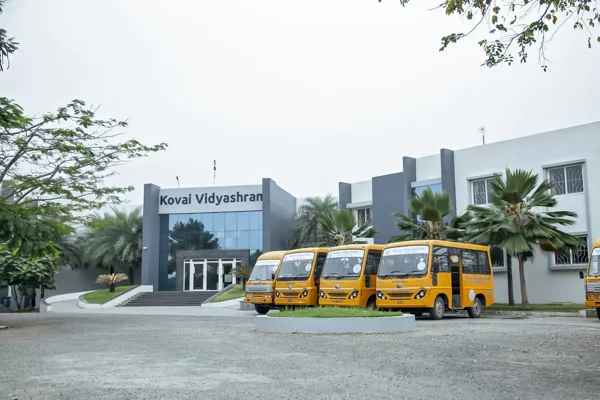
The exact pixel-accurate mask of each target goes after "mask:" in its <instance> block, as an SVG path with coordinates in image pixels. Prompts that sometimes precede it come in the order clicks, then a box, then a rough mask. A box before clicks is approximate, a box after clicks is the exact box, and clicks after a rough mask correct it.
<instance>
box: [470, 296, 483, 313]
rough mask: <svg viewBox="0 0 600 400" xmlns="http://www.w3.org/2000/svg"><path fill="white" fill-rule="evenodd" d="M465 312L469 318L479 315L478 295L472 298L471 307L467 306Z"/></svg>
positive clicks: (479, 303) (479, 302) (479, 301)
mask: <svg viewBox="0 0 600 400" xmlns="http://www.w3.org/2000/svg"><path fill="white" fill-rule="evenodd" d="M467 314H469V317H471V318H479V317H481V300H479V297H475V300H473V307H468V308H467Z"/></svg>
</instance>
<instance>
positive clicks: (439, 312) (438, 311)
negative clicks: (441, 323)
mask: <svg viewBox="0 0 600 400" xmlns="http://www.w3.org/2000/svg"><path fill="white" fill-rule="evenodd" d="M444 311H446V303H444V299H442V297H441V296H438V297H436V298H435V301H434V302H433V307H432V308H431V309H430V310H429V318H430V319H435V320H438V319H443V318H444Z"/></svg>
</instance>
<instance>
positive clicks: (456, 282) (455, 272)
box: [448, 248, 462, 308]
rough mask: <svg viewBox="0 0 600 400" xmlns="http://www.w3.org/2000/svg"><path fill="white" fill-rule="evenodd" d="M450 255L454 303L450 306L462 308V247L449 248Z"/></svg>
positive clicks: (449, 262)
mask: <svg viewBox="0 0 600 400" xmlns="http://www.w3.org/2000/svg"><path fill="white" fill-rule="evenodd" d="M448 252H449V253H450V256H449V257H448V264H449V266H450V274H451V276H452V304H451V305H450V308H461V307H462V305H461V301H460V299H461V289H462V287H461V282H462V279H460V276H461V262H460V261H461V257H460V253H461V252H460V249H456V248H450V249H448Z"/></svg>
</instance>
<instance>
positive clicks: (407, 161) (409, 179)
mask: <svg viewBox="0 0 600 400" xmlns="http://www.w3.org/2000/svg"><path fill="white" fill-rule="evenodd" d="M402 174H403V175H404V183H403V185H402V186H403V188H404V193H405V196H406V199H408V196H410V195H411V193H412V188H411V184H412V183H413V182H415V181H416V180H417V160H416V159H414V158H412V157H402ZM402 206H403V208H402V210H399V212H401V213H402V214H404V215H408V216H411V217H413V218H416V215H413V213H411V212H409V211H408V201H404V202H403V204H402Z"/></svg>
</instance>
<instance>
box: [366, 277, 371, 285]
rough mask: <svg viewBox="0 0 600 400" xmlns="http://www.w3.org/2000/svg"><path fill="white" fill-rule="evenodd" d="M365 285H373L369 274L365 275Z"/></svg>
mask: <svg viewBox="0 0 600 400" xmlns="http://www.w3.org/2000/svg"><path fill="white" fill-rule="evenodd" d="M365 286H366V287H369V286H371V277H370V276H369V275H365Z"/></svg>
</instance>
